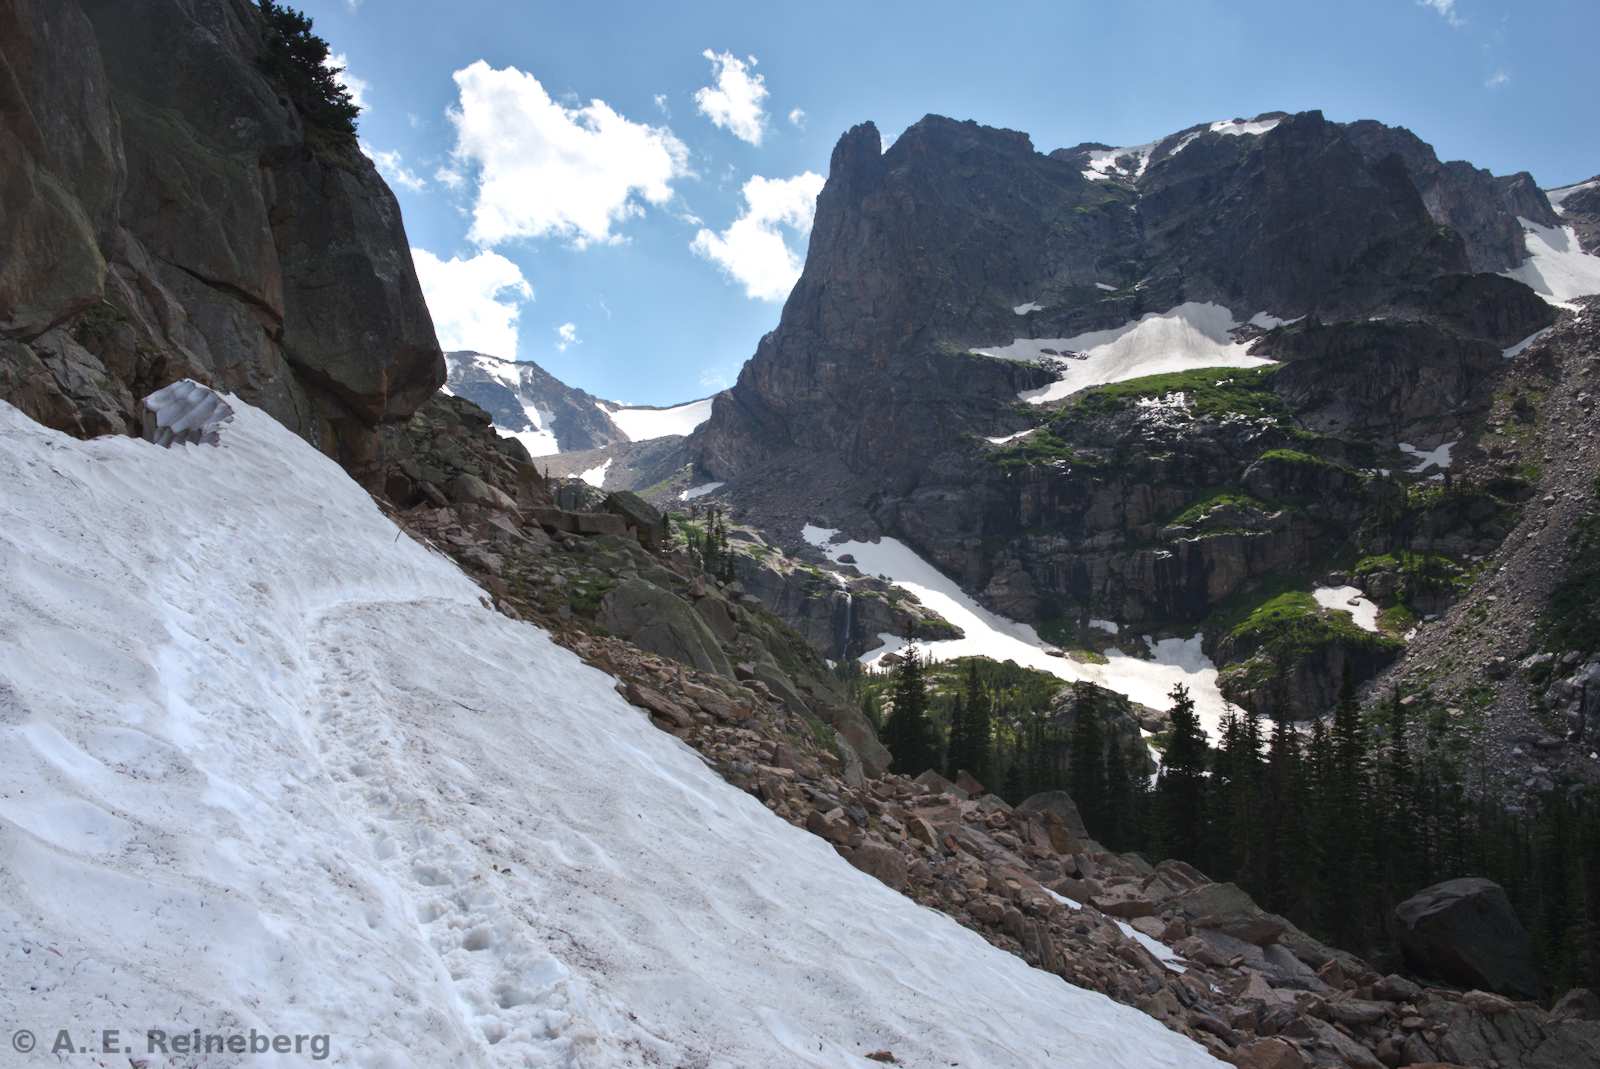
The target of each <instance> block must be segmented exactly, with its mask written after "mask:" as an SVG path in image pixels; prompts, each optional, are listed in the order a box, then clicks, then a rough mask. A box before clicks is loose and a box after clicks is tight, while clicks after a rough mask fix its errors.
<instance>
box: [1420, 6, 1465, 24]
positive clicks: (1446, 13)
mask: <svg viewBox="0 0 1600 1069" xmlns="http://www.w3.org/2000/svg"><path fill="white" fill-rule="evenodd" d="M1417 3H1418V4H1420V5H1421V6H1423V7H1429V8H1432V9H1433V10H1434V11H1436V12H1438V13H1439V17H1440V18H1442V19H1444V20H1445V21H1446V22H1448V23H1449V24H1450V25H1452V26H1460V25H1461V24H1462V18H1461V16H1460V15H1458V14H1456V0H1417Z"/></svg>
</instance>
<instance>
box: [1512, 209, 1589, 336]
mask: <svg viewBox="0 0 1600 1069" xmlns="http://www.w3.org/2000/svg"><path fill="white" fill-rule="evenodd" d="M1569 192H1570V190H1569ZM1518 222H1520V223H1521V224H1522V234H1523V239H1524V241H1525V242H1526V244H1527V247H1528V258H1527V259H1526V260H1524V261H1523V262H1522V263H1521V264H1519V265H1518V266H1516V267H1514V268H1512V269H1511V270H1510V271H1502V272H1501V274H1503V275H1505V276H1506V277H1508V278H1514V279H1516V280H1517V281H1518V282H1523V283H1526V284H1527V285H1528V286H1531V287H1532V288H1533V290H1534V292H1536V293H1537V294H1539V296H1541V297H1543V298H1544V299H1545V300H1546V301H1549V302H1550V303H1551V304H1553V305H1557V306H1558V307H1561V308H1573V307H1576V306H1575V305H1573V304H1572V303H1571V302H1572V301H1574V300H1576V299H1577V298H1579V297H1584V296H1587V295H1589V294H1591V293H1600V256H1592V255H1590V254H1589V253H1587V252H1584V251H1583V249H1582V247H1581V246H1580V245H1579V244H1578V235H1577V232H1576V231H1574V230H1573V229H1572V227H1570V226H1562V227H1555V226H1540V225H1539V224H1538V223H1535V222H1534V221H1533V220H1531V219H1519V220H1518Z"/></svg>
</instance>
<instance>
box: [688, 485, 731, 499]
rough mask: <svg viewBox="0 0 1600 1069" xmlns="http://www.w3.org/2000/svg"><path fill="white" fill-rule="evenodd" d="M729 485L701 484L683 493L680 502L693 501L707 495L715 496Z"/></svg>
mask: <svg viewBox="0 0 1600 1069" xmlns="http://www.w3.org/2000/svg"><path fill="white" fill-rule="evenodd" d="M727 485H728V484H727V483H725V482H715V483H701V484H700V485H699V486H691V487H689V488H688V489H687V490H685V491H683V493H681V494H679V495H678V500H679V501H693V500H694V499H695V498H697V497H705V496H706V495H707V494H714V493H716V492H717V491H718V490H721V489H722V488H723V487H724V486H727Z"/></svg>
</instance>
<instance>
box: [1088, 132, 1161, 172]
mask: <svg viewBox="0 0 1600 1069" xmlns="http://www.w3.org/2000/svg"><path fill="white" fill-rule="evenodd" d="M1156 144H1157V142H1155V141H1152V142H1150V143H1149V144H1148V145H1134V146H1132V147H1131V148H1106V149H1095V150H1093V151H1091V152H1090V153H1089V169H1088V170H1086V171H1084V172H1083V177H1085V178H1087V179H1089V181H1091V182H1103V181H1105V180H1106V179H1108V178H1111V177H1112V176H1116V177H1118V178H1142V177H1143V176H1144V172H1145V168H1146V167H1149V166H1150V154H1151V153H1152V152H1154V151H1155V150H1156ZM1124 156H1132V157H1133V158H1134V161H1135V162H1134V164H1133V167H1132V169H1124V168H1123V167H1122V165H1121V164H1119V163H1118V162H1117V161H1118V160H1120V159H1122V158H1123V157H1124Z"/></svg>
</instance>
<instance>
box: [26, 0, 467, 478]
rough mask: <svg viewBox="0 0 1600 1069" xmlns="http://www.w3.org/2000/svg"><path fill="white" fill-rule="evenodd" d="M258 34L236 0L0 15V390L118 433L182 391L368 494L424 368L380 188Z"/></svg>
mask: <svg viewBox="0 0 1600 1069" xmlns="http://www.w3.org/2000/svg"><path fill="white" fill-rule="evenodd" d="M265 34H266V29H265V25H264V22H263V19H262V16H261V14H260V11H259V10H258V9H257V8H256V6H255V5H253V4H250V3H248V2H246V0H149V2H147V3H140V4H137V5H133V4H125V3H120V2H116V0H18V2H16V3H12V4H7V5H6V6H5V7H4V9H3V10H0V71H3V75H4V76H3V77H0V146H3V147H0V155H3V158H4V160H5V165H4V166H3V167H0V207H3V210H0V248H3V249H4V252H3V253H0V397H3V398H4V399H6V400H8V401H10V402H12V403H13V404H15V405H17V406H18V407H19V408H21V409H22V410H23V411H25V412H27V413H28V414H29V415H32V416H34V417H35V418H36V419H39V420H40V421H41V422H44V423H46V424H48V425H50V426H53V427H57V428H59V429H62V430H66V431H68V432H70V433H74V434H78V435H93V434H103V433H118V432H123V431H126V430H128V429H130V427H131V426H133V424H132V422H131V421H132V420H133V417H134V408H133V405H134V399H135V398H136V397H138V396H142V395H143V394H144V393H146V392H148V391H150V390H152V389H154V388H157V387H160V386H163V385H165V384H167V383H168V382H171V381H173V380H174V379H177V378H180V377H185V376H187V377H192V378H195V379H198V380H201V381H204V382H208V383H210V384H211V385H214V386H216V387H218V388H219V389H224V390H229V391H234V392H237V393H238V394H239V395H240V396H241V397H244V398H245V399H246V400H248V401H250V402H252V403H254V404H257V405H259V406H261V407H262V408H264V409H266V410H267V411H268V412H270V413H271V414H272V415H274V416H275V417H277V418H278V419H279V420H281V421H282V422H283V423H285V424H286V425H288V426H289V427H291V428H292V429H294V430H295V431H296V432H297V433H299V434H300V435H302V436H303V437H305V438H306V439H308V440H309V441H311V442H312V443H314V444H315V445H317V446H318V447H319V448H320V449H322V450H323V451H324V452H327V453H329V454H330V455H333V456H335V457H337V458H338V459H339V460H340V461H341V462H342V463H343V464H344V465H345V466H346V467H347V468H348V469H349V470H350V471H351V472H352V473H353V474H355V475H356V476H357V477H359V478H362V479H364V480H367V481H368V482H371V481H372V480H373V479H374V478H375V477H376V475H377V472H378V468H379V458H378V453H379V445H378V443H379V435H378V428H379V427H380V425H382V424H384V423H388V422H393V421H397V420H403V419H405V418H406V417H408V416H409V415H410V414H411V412H413V411H414V410H415V409H416V408H417V407H418V406H419V405H420V404H421V403H422V402H423V401H424V400H426V399H427V398H428V397H429V396H430V395H431V394H433V393H434V391H435V390H437V389H438V387H439V386H440V384H441V383H442V382H443V381H444V377H445V370H444V362H443V359H442V357H441V354H440V352H439V346H438V342H437V340H436V338H435V336H434V332H433V323H432V319H431V318H430V316H429V314H428V309H427V306H426V304H425V303H424V302H423V298H422V292H421V289H420V287H419V286H418V284H417V279H416V274H415V271H414V270H413V268H412V264H411V255H410V249H409V244H408V242H407V240H406V235H405V228H404V226H403V224H402V222H401V218H400V210H399V206H398V204H397V203H396V202H395V199H394V196H393V194H392V193H391V192H390V191H389V189H388V187H387V186H386V185H385V184H384V182H383V180H382V179H381V178H380V177H379V176H378V174H377V171H376V170H375V169H374V167H373V166H372V164H371V162H370V161H369V160H367V158H366V157H365V156H363V155H362V153H361V151H360V149H359V147H358V146H357V144H356V141H355V139H354V137H353V136H350V135H348V134H341V133H339V132H336V131H328V130H323V129H319V128H317V127H315V126H311V125H308V124H307V122H306V121H305V119H304V118H303V117H302V116H301V114H300V113H299V111H298V110H297V109H296V107H295V105H294V104H292V103H291V102H290V99H289V96H288V95H286V92H285V90H284V88H283V87H282V86H280V85H277V84H275V83H274V82H273V80H272V79H270V78H269V77H268V76H267V75H266V74H265V73H264V72H263V69H262V67H261V65H260V61H261V58H262V56H263V54H264V50H265V48H266V37H265Z"/></svg>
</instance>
